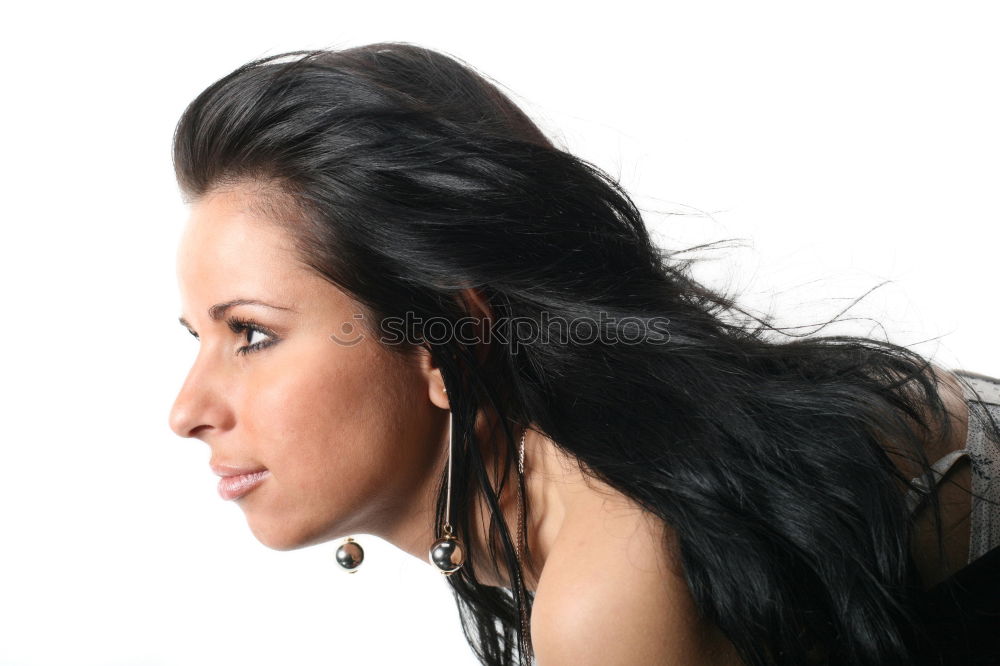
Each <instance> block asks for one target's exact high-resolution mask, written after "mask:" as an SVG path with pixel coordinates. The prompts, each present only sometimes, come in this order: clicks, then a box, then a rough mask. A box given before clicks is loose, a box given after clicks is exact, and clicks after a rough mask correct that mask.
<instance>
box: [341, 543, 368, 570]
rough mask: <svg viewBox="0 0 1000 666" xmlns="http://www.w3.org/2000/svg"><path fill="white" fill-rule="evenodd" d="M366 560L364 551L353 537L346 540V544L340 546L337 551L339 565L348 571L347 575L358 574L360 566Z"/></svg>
mask: <svg viewBox="0 0 1000 666" xmlns="http://www.w3.org/2000/svg"><path fill="white" fill-rule="evenodd" d="M364 559H365V551H364V549H363V548H362V547H361V544H360V543H358V542H357V541H355V540H354V539H352V538H351V537H347V538H346V539H344V543H342V544H340V548H338V549H337V564H339V565H340V566H342V567H343V568H345V569H347V573H357V572H358V566H360V565H361V563H362V562H363V561H364Z"/></svg>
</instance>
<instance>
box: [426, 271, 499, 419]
mask: <svg viewBox="0 0 1000 666" xmlns="http://www.w3.org/2000/svg"><path fill="white" fill-rule="evenodd" d="M459 298H460V299H461V301H462V303H463V304H464V305H465V308H466V310H467V311H468V312H469V315H468V316H470V317H476V318H478V319H479V320H480V324H479V325H478V326H475V327H474V328H475V329H476V332H477V334H478V339H479V340H480V343H478V344H477V345H476V358H477V359H479V360H482V359H483V358H484V357H485V355H486V352H487V349H486V344H485V343H484V342H482V340H483V339H484V338H485V335H484V330H485V328H486V327H487V326H490V325H492V319H493V313H492V311H491V310H490V307H489V304H488V303H487V301H486V297H485V296H484V295H483V294H482V292H481V291H480V290H478V289H476V288H473V287H469V288H467V289H463V290H462V291H461V292H460V293H459ZM463 330H464V332H467V329H463ZM420 369H421V371H422V372H423V373H424V376H425V377H426V379H427V390H428V397H429V398H430V401H431V402H432V403H434V404H435V405H437V406H438V407H440V408H441V409H451V403H450V402H449V400H448V392H447V391H446V390H445V386H444V379H443V378H442V377H441V369H440V368H438V367H437V365H436V364H435V363H434V359H433V357H432V356H431V354H430V352H429V351H428V350H427V349H426V348H423V349H422V350H421V352H420Z"/></svg>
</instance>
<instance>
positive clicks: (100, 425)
mask: <svg viewBox="0 0 1000 666" xmlns="http://www.w3.org/2000/svg"><path fill="white" fill-rule="evenodd" d="M585 4H586V3H566V4H565V5H562V6H560V5H557V4H547V3H542V2H531V3H523V4H521V3H516V2H505V3H468V2H466V3H443V2H427V1H425V2H407V3H399V4H386V3H376V2H370V3H358V2H351V3H338V2H333V1H330V0H327V1H325V2H315V3H306V2H294V1H289V0H286V1H284V2H267V3H261V2H245V1H244V2H239V3H199V4H194V3H186V2H172V3H160V4H158V5H156V6H155V7H148V6H144V5H140V4H132V3H129V4H124V3H123V4H120V5H112V4H107V3H99V2H98V3H95V2H85V3H62V4H60V3H55V4H53V3H46V4H32V5H30V8H28V7H29V3H17V9H14V10H13V13H11V11H12V10H11V9H9V8H8V9H7V10H6V11H5V17H4V25H3V27H2V28H0V30H2V33H3V34H2V39H0V49H2V51H3V83H2V85H3V95H2V98H3V102H2V104H0V114H2V128H3V159H2V163H0V169H2V174H0V175H2V178H0V183H2V185H0V186H2V188H3V199H2V211H3V216H4V225H3V228H2V234H3V236H2V239H3V240H2V241H0V271H2V275H0V277H2V289H3V305H2V308H0V313H2V314H0V316H2V326H0V329H2V331H3V333H4V335H5V344H4V353H3V361H2V364H0V375H2V377H3V379H4V381H3V388H2V392H3V396H2V401H0V409H2V435H0V437H2V451H0V455H2V460H0V471H2V475H0V541H2V546H0V664H5V665H7V664H17V665H18V666H29V665H42V664H45V665H56V664H59V665H65V664H72V665H77V664H79V665H84V664H86V665H96V664H101V665H114V666H118V665H125V664H129V665H136V666H139V665H141V666H151V665H154V664H157V665H164V666H166V665H171V666H200V665H202V664H205V665H208V664H212V665H214V666H219V665H229V664H232V665H236V664H240V665H241V666H249V665H251V664H254V665H256V664H271V665H273V664H296V665H302V666H307V665H313V664H370V663H379V664H382V663H385V664H390V663H392V664H403V663H405V664H418V665H419V664H432V663H433V664H472V663H474V661H473V659H472V656H471V651H470V650H469V648H468V647H467V645H466V643H465V640H464V638H463V637H462V634H461V632H460V628H459V622H458V615H457V611H456V609H455V605H454V602H453V600H452V597H451V593H450V590H449V589H448V587H447V585H446V583H445V581H444V579H443V578H442V577H441V576H440V574H438V573H437V572H436V571H435V570H432V569H431V567H430V566H429V565H428V564H426V563H425V562H423V561H418V560H416V559H414V558H411V557H409V556H408V555H405V554H403V553H402V552H401V551H399V550H397V549H396V548H395V547H393V546H391V545H390V544H387V543H384V542H379V541H378V540H376V539H374V538H372V537H365V536H364V535H355V536H357V537H358V539H359V540H360V541H362V542H363V544H364V545H365V547H366V549H367V557H366V561H365V563H364V565H363V568H362V570H361V571H359V572H358V573H357V574H355V575H351V576H348V575H347V574H345V573H343V572H342V571H340V570H339V568H338V567H337V565H336V564H335V562H334V559H333V553H334V550H335V548H336V545H337V544H336V543H332V542H331V543H327V544H323V545H321V546H316V547H313V548H310V549H305V550H300V551H294V552H276V551H271V550H269V549H267V548H266V547H264V546H262V545H261V544H260V543H258V542H257V541H256V540H255V539H254V538H253V537H252V535H251V534H250V532H249V530H248V529H247V526H246V524H245V521H244V518H243V515H242V513H241V511H240V510H239V508H238V507H237V506H236V505H235V504H233V503H228V502H223V501H222V500H220V499H219V497H218V496H217V495H216V490H215V480H216V479H215V477H214V475H212V474H211V472H210V470H209V469H208V466H207V462H208V458H209V450H208V447H207V446H205V445H204V444H203V443H201V442H199V441H194V440H182V439H179V438H177V437H176V436H175V435H174V434H173V433H172V432H171V431H170V429H169V428H168V425H167V414H168V410H169V408H170V405H171V403H172V401H173V398H174V395H175V393H176V391H177V390H178V389H179V388H180V385H181V382H182V380H183V377H184V375H185V374H186V372H187V369H188V367H189V365H190V363H191V362H192V361H193V360H194V355H195V348H196V345H197V343H196V342H195V341H194V340H193V339H192V338H191V337H190V335H189V334H188V333H187V332H186V331H184V330H183V329H182V328H181V326H179V325H178V323H177V317H178V315H179V314H180V311H179V301H178V296H177V293H176V282H175V273H174V251H175V244H176V242H177V240H178V236H179V231H180V229H181V226H182V223H183V220H184V219H185V217H186V214H187V212H186V209H185V208H184V207H183V205H182V204H181V202H180V197H179V194H178V192H177V189H176V186H175V183H174V181H173V174H172V170H171V165H170V139H171V132H172V130H173V127H174V123H175V122H176V120H177V118H178V117H179V115H180V113H181V111H182V110H183V108H184V106H185V105H186V104H187V103H188V102H189V101H190V100H191V99H192V98H193V97H194V96H195V95H196V94H197V93H198V92H199V91H200V90H202V89H203V88H204V87H205V86H207V85H208V84H209V83H211V82H212V81H214V80H215V79H217V78H219V77H221V76H223V75H224V74H226V73H228V72H229V71H230V70H231V69H233V68H235V67H237V66H238V65H240V64H242V63H244V62H245V61H247V60H249V59H252V58H255V57H258V56H261V55H265V54H273V53H277V52H280V51H285V50H291V49H300V48H313V47H333V48H339V47H346V46H354V45H358V44H364V43H368V42H372V41H382V40H400V41H409V42H413V43H416V44H419V45H422V46H427V47H431V48H435V49H438V50H443V51H446V52H448V53H451V54H453V55H456V56H458V57H460V58H462V59H464V60H466V61H467V62H469V63H471V64H472V65H473V66H474V67H476V68H477V69H479V70H480V71H481V72H484V73H486V74H487V75H489V76H491V77H493V78H494V79H496V80H497V81H499V82H500V83H502V84H504V85H505V86H507V87H508V88H509V89H510V90H511V91H513V94H514V95H515V99H516V101H518V102H519V103H521V104H522V105H523V106H524V108H525V109H526V110H527V111H528V112H529V113H530V114H531V115H532V116H533V117H535V118H536V119H537V120H538V121H539V122H540V123H541V124H542V126H543V128H544V129H546V131H548V132H549V133H550V135H552V136H553V137H554V138H555V139H556V140H557V141H558V142H559V143H560V145H561V146H563V147H565V148H567V149H569V150H571V151H573V152H576V153H577V154H579V155H581V156H583V157H585V158H587V159H589V160H591V161H593V162H595V163H597V164H598V165H599V166H601V167H603V168H604V169H605V170H607V171H609V172H611V173H612V174H613V175H615V176H616V177H618V178H620V179H621V181H622V183H623V184H624V185H625V187H626V188H627V189H628V190H629V191H630V192H631V193H632V194H633V195H634V197H635V198H636V200H637V201H638V202H639V204H640V205H641V206H642V207H643V208H644V209H654V208H655V209H656V210H658V211H661V212H660V213H655V214H654V213H653V212H650V218H649V223H650V226H651V228H653V229H654V231H655V233H656V234H657V235H658V238H660V239H661V242H664V243H668V244H670V245H671V246H675V247H680V246H683V245H686V244H693V243H695V242H708V241H711V240H718V239H721V238H732V237H740V238H744V239H747V240H746V246H745V247H744V248H743V249H738V250H737V249H734V250H732V251H730V252H728V253H726V252H715V253H713V254H712V256H713V257H714V260H713V261H711V262H707V263H706V264H705V265H704V266H703V267H702V268H701V269H699V270H700V271H701V275H702V276H703V277H704V278H705V279H706V280H708V281H710V282H711V283H712V284H714V285H716V286H727V285H728V286H730V287H735V288H738V289H741V290H742V291H744V292H746V296H745V298H744V303H745V304H747V305H748V306H751V307H755V308H758V309H759V310H767V309H770V310H771V311H772V312H774V313H776V314H778V315H779V322H780V323H784V324H787V325H803V324H812V323H815V322H819V321H823V320H826V319H828V318H829V317H831V316H833V315H834V314H836V313H837V312H839V311H840V310H842V309H843V308H844V307H846V306H847V305H848V304H850V302H851V301H852V300H853V299H854V298H857V297H858V296H861V295H862V294H863V293H864V292H866V291H867V290H869V289H871V288H872V287H875V286H876V285H878V284H881V283H882V282H884V281H886V280H891V281H892V282H890V283H888V284H886V285H885V286H883V287H881V288H879V289H878V290H876V291H875V292H874V293H873V294H871V295H870V296H868V297H867V298H866V299H864V300H863V301H862V302H861V304H860V305H858V306H857V307H856V308H855V309H854V310H853V311H852V314H854V315H856V316H864V317H871V318H873V319H874V321H856V322H855V327H854V328H853V329H851V332H857V333H862V334H864V333H876V334H878V333H879V330H880V329H878V328H877V326H876V323H875V322H878V323H880V324H881V325H882V326H883V327H884V329H885V331H886V333H887V334H888V335H889V337H890V339H891V340H893V341H894V342H898V343H900V344H907V345H912V346H913V347H914V348H915V349H916V350H918V351H920V352H922V353H925V354H927V355H931V356H933V357H934V358H935V360H937V361H938V362H940V363H942V364H944V365H946V366H950V367H965V368H968V369H972V370H977V371H980V372H985V373H987V374H992V375H1000V358H998V355H997V352H996V332H997V325H998V323H1000V321H998V312H1000V308H998V307H997V294H998V290H1000V282H998V277H997V270H996V263H997V259H998V254H1000V247H998V246H997V239H998V234H997V231H996V229H997V222H998V212H1000V203H998V198H997V185H998V183H1000V178H998V176H1000V173H998V172H1000V163H998V155H1000V130H998V125H997V119H998V118H1000V103H998V99H997V96H996V92H997V85H996V84H997V64H998V62H1000V41H998V40H997V38H996V35H997V27H998V26H997V21H996V20H995V18H994V16H993V15H992V13H991V11H990V9H988V8H989V7H990V3H983V4H982V5H981V6H977V5H972V4H966V3H961V2H949V3H934V4H931V3H918V2H907V3H885V2H870V1H869V2H856V3H855V2H838V3H827V4H826V6H824V7H820V6H819V5H818V4H814V3H806V2H784V3H776V2H745V3H735V2H734V3H731V4H718V3H713V2H697V3H694V2H690V3H685V4H683V5H681V4H668V3H645V4H644V5H639V4H634V5H633V4H630V3H627V2H616V3H611V4H603V5H601V6H600V7H596V8H587V7H586V6H585ZM656 4H660V5H661V9H659V10H657V13H655V14H654V13H650V11H651V10H650V9H648V7H653V6H655V5H656ZM480 6H485V7H488V9H482V8H480ZM359 7H360V9H359ZM640 7H647V8H642V9H641V8H640ZM670 213H673V214H670ZM676 213H683V214H681V215H678V214H676ZM838 331H839V332H845V329H844V328H840V329H838ZM830 332H833V331H830Z"/></svg>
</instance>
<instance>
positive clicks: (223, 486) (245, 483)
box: [213, 467, 271, 500]
mask: <svg viewBox="0 0 1000 666" xmlns="http://www.w3.org/2000/svg"><path fill="white" fill-rule="evenodd" d="M213 469H215V468H214V467H213ZM269 476H271V470H269V469H260V470H257V471H253V472H249V473H246V474H230V475H228V476H223V477H222V478H221V479H219V496H220V497H222V499H224V500H235V499H239V498H241V497H243V496H244V495H246V494H247V493H249V492H250V491H252V490H253V489H254V488H256V487H257V486H259V485H260V484H262V483H263V482H264V480H265V479H266V478H267V477H269Z"/></svg>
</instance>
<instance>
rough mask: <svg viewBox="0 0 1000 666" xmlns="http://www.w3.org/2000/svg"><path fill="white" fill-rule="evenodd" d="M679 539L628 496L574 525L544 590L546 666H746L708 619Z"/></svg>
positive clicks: (540, 641) (538, 634) (538, 604)
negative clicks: (678, 550) (678, 555)
mask: <svg viewBox="0 0 1000 666" xmlns="http://www.w3.org/2000/svg"><path fill="white" fill-rule="evenodd" d="M671 543H673V532H672V530H671V529H670V528H669V527H668V526H666V525H665V524H664V523H663V521H661V520H659V519H658V518H656V517H655V516H652V515H650V514H648V513H646V512H644V511H642V510H641V509H640V508H639V507H637V506H635V505H634V504H632V502H631V501H630V500H627V499H626V498H623V497H622V496H620V495H617V497H616V498H609V499H606V500H605V501H603V502H600V503H597V504H596V505H594V506H593V507H591V510H590V511H585V512H581V513H579V514H578V515H577V517H576V519H575V521H574V522H573V523H572V524H570V523H567V527H565V528H564V530H563V532H560V535H559V538H558V540H557V541H556V544H555V545H554V547H553V549H552V551H551V553H550V554H549V559H548V560H547V561H546V564H545V569H544V571H543V572H542V575H541V578H540V580H539V583H538V588H537V590H536V594H535V603H534V606H533V610H532V619H531V636H532V643H533V645H534V648H535V656H536V657H537V660H538V666H562V665H563V664H572V665H573V666H587V665H588V664H595V665H596V664H601V666H615V665H619V664H620V665H623V666H624V665H625V664H630V665H631V664H650V665H655V664H685V665H687V666H697V665H698V664H706V665H707V664H712V665H716V664H719V665H723V666H726V665H733V666H739V665H740V664H741V663H742V662H740V660H739V659H738V658H737V656H736V654H735V651H734V650H733V648H732V645H731V643H729V641H728V640H726V639H725V637H724V636H723V635H722V634H721V632H719V631H718V629H716V628H714V627H709V626H707V623H706V622H705V621H703V620H701V619H700V618H699V616H698V613H697V609H696V607H695V605H694V600H693V598H692V597H691V594H690V592H689V589H688V587H687V583H686V582H685V580H684V577H683V574H682V572H681V570H680V565H679V563H677V561H676V560H675V559H674V556H673V554H672V550H673V549H672V548H671V547H670V544H671Z"/></svg>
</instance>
